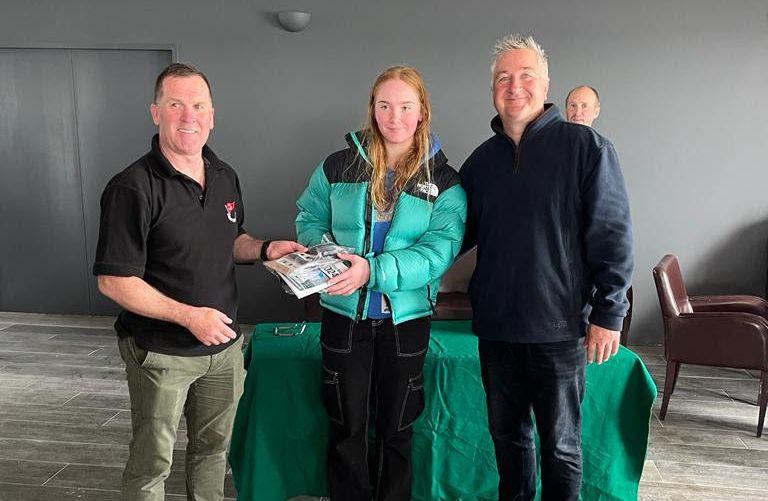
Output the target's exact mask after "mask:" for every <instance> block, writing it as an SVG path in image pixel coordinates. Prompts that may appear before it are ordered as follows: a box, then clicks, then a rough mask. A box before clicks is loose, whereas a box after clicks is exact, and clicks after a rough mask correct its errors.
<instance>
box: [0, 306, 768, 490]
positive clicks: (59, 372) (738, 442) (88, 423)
mask: <svg viewBox="0 0 768 501" xmlns="http://www.w3.org/2000/svg"><path fill="white" fill-rule="evenodd" d="M111 324H112V320H111V319H109V318H104V317H64V316H53V315H30V314H14V313H0V501H52V500H55V501H58V500H70V499H72V500H75V499H77V500H80V501H102V500H118V499H119V498H120V496H119V493H118V490H119V485H120V474H121V471H122V466H123V464H124V463H125V460H126V457H127V454H128V446H127V444H128V442H129V440H130V411H129V403H128V391H127V387H126V383H125V375H124V371H123V363H122V361H121V360H120V356H119V354H118V352H117V346H116V342H115V335H114V333H113V331H112V328H111ZM633 349H634V350H635V351H636V352H637V353H638V354H640V356H642V358H643V360H644V361H645V362H646V365H647V366H648V369H649V370H650V371H651V373H652V375H653V377H654V379H655V380H656V382H657V383H658V385H659V389H660V390H661V389H662V388H663V384H664V380H663V379H664V360H663V358H662V350H661V348H660V347H633ZM757 378H758V374H757V373H750V372H748V371H744V370H737V369H717V368H706V367H696V366H683V368H682V370H681V374H680V378H679V380H678V388H677V389H676V390H675V394H674V396H673V397H672V401H671V403H670V407H669V412H668V414H667V419H666V420H665V421H664V422H663V424H662V422H661V421H659V420H658V418H657V417H656V416H657V415H658V408H659V405H660V403H661V394H660V395H659V398H658V400H657V402H656V405H655V411H656V412H655V416H654V419H653V421H652V423H651V445H650V448H649V452H648V458H647V461H646V465H645V471H644V473H643V479H642V481H641V484H640V499H641V500H644V501H650V500H675V501H677V500H689V499H690V500H696V501H709V500H713V501H714V500H717V501H722V500H765V499H768V433H766V435H765V436H763V437H762V438H760V439H758V438H756V437H755V426H756V423H757V407H756V405H755V404H756V400H757V387H758V379H757ZM185 443H186V438H185V435H184V429H183V423H182V426H181V429H180V432H179V436H178V437H177V443H176V450H175V460H174V465H173V468H172V473H171V476H170V478H169V479H168V482H167V485H166V488H167V492H168V495H167V499H185V498H186V497H185V495H184V493H185V491H184V475H183V469H184V466H183V463H184V446H185ZM226 495H227V496H230V497H232V498H234V497H236V494H235V491H234V488H233V486H232V481H231V477H230V476H229V475H227V490H226ZM265 501H270V500H265ZM585 501H589V500H585Z"/></svg>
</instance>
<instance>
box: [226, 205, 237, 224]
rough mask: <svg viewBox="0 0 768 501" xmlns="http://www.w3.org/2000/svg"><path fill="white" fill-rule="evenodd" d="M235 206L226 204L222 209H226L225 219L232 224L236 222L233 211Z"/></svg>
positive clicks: (235, 213) (235, 212) (234, 211)
mask: <svg viewBox="0 0 768 501" xmlns="http://www.w3.org/2000/svg"><path fill="white" fill-rule="evenodd" d="M235 207H237V204H236V203H235V202H227V203H225V204H224V208H225V209H227V219H229V220H230V221H232V222H233V223H236V222H237V211H236V210H235Z"/></svg>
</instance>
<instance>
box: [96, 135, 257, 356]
mask: <svg viewBox="0 0 768 501" xmlns="http://www.w3.org/2000/svg"><path fill="white" fill-rule="evenodd" d="M203 159H204V161H205V190H203V189H202V188H201V187H200V185H199V184H197V182H195V181H194V180H193V179H192V178H190V177H188V176H186V175H185V174H182V173H181V172H179V171H177V170H176V169H175V168H174V167H173V166H172V165H171V164H170V162H168V160H167V159H166V158H165V157H164V156H163V154H162V152H161V151H160V144H159V136H158V135H155V137H153V138H152V150H151V151H150V152H149V153H147V154H146V155H144V156H143V157H141V158H140V159H139V160H137V161H136V162H135V163H133V164H131V165H130V166H128V167H127V168H126V169H125V170H124V171H122V172H120V173H119V174H117V175H116V176H115V177H113V178H112V179H111V180H110V181H109V183H108V184H107V187H106V188H105V189H104V193H103V194H102V196H101V222H100V226H99V243H98V247H97V249H96V262H95V263H94V265H93V274H94V275H116V276H122V277H128V276H136V277H140V278H142V279H144V280H145V281H146V282H147V283H148V284H149V285H151V286H152V287H154V288H156V289H157V290H159V291H160V292H162V293H163V294H165V295H166V296H168V297H170V298H172V299H175V300H177V301H180V302H182V303H186V304H189V305H192V306H207V307H210V308H215V309H217V310H219V311H221V312H223V313H225V314H226V315H227V316H228V317H229V318H231V319H233V320H235V319H236V318H237V286H236V284H235V260H234V241H235V238H237V237H238V236H239V235H240V234H242V233H245V230H244V229H243V218H244V214H243V201H242V196H241V194H240V182H239V181H238V179H237V174H235V171H234V170H233V169H232V168H231V167H230V166H229V165H227V164H226V163H224V162H222V161H221V160H219V158H218V157H217V156H216V155H215V154H214V153H213V151H211V149H210V148H208V147H207V146H204V147H203ZM230 327H232V328H233V329H234V330H235V332H237V333H238V336H239V335H240V329H239V328H238V326H237V324H233V325H231V326H230ZM115 329H116V330H117V332H118V334H119V335H120V336H123V337H124V336H133V337H134V338H135V340H136V344H137V345H139V346H140V347H142V348H144V349H146V350H151V351H156V352H159V353H166V354H172V355H180V356H199V355H210V354H213V353H218V352H220V351H223V350H224V349H226V348H227V347H228V346H230V345H231V343H227V344H221V345H217V346H205V345H203V344H202V343H201V342H200V341H198V340H197V338H196V337H194V336H193V335H192V333H191V332H189V330H187V329H185V328H184V327H182V326H180V325H177V324H174V323H170V322H163V321H160V320H154V319H151V318H147V317H144V316H141V315H137V314H135V313H132V312H129V311H123V312H121V313H120V315H119V316H118V318H117V321H116V322H115Z"/></svg>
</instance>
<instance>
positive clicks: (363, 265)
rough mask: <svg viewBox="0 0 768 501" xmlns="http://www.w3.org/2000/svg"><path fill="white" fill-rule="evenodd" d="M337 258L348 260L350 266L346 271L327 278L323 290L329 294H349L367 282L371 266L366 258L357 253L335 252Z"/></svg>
mask: <svg viewBox="0 0 768 501" xmlns="http://www.w3.org/2000/svg"><path fill="white" fill-rule="evenodd" d="M336 255H337V256H338V257H339V259H343V260H344V261H349V262H351V263H352V266H350V267H349V269H348V270H347V271H345V272H344V273H341V274H339V275H336V276H335V277H333V278H331V279H330V280H328V284H329V285H328V288H327V289H325V292H327V293H328V294H331V295H334V296H335V295H341V296H349V295H350V294H352V293H353V292H355V291H356V290H357V289H359V288H360V287H362V286H363V285H365V284H367V283H368V279H369V278H370V276H371V267H370V266H368V260H367V259H365V258H364V257H360V256H358V255H357V254H343V253H339V254H336Z"/></svg>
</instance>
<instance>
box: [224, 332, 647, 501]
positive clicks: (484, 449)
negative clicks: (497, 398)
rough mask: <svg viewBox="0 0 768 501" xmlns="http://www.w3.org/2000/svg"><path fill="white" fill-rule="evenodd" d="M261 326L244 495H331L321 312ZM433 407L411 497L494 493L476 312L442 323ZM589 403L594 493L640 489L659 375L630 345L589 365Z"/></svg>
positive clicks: (433, 500)
mask: <svg viewBox="0 0 768 501" xmlns="http://www.w3.org/2000/svg"><path fill="white" fill-rule="evenodd" d="M275 325H278V324H261V325H258V326H256V329H255V330H254V334H253V337H252V340H251V342H250V344H249V345H248V348H247V353H246V365H247V366H248V376H247V378H246V381H245V392H244V394H243V396H242V398H241V399H240V405H239V407H238V410H237V417H236V419H235V426H234V432H233V437H232V447H231V452H230V457H229V460H230V464H231V465H232V473H233V476H234V480H235V486H236V487H237V491H238V493H239V499H240V500H249V501H273V500H274V501H277V500H284V499H287V498H290V497H293V496H297V495H300V494H309V495H318V496H319V495H322V494H324V493H326V492H327V491H326V486H325V449H326V444H327V428H328V421H327V418H326V416H325V413H324V410H323V406H322V404H321V401H320V373H321V369H320V346H319V340H318V338H319V331H320V327H319V324H308V325H307V328H306V330H305V332H304V333H303V334H301V335H298V336H295V337H278V336H275V335H273V330H274V327H275ZM424 380H425V381H424V384H425V389H426V395H425V396H426V410H425V412H424V415H423V416H422V417H421V418H419V420H418V421H417V422H416V424H415V425H414V441H413V463H414V485H413V499H414V500H424V501H437V500H484V499H496V495H495V492H496V486H497V482H498V475H497V472H496V463H495V459H494V455H493V444H492V442H491V438H490V435H489V434H488V424H487V416H486V410H485V393H484V392H483V389H482V383H481V380H480V363H479V361H478V358H477V338H476V337H475V336H474V335H473V334H472V333H471V329H470V324H469V322H466V321H436V322H433V324H432V338H431V340H430V343H429V352H428V354H427V359H426V364H425V368H424ZM586 383H587V388H586V396H585V399H584V404H583V433H582V436H583V451H584V485H583V488H582V498H583V499H584V500H589V501H592V500H628V499H636V498H637V484H638V481H639V480H640V474H641V472H642V469H643V462H644V459H645V453H646V447H647V443H648V431H649V420H650V416H651V405H652V404H653V400H654V398H655V397H656V386H655V385H654V383H653V381H652V379H651V377H650V375H649V374H648V371H647V370H646V368H645V366H644V365H643V363H642V362H641V361H640V359H639V358H638V357H637V356H636V355H635V354H634V353H632V352H631V351H629V350H627V349H625V348H623V347H622V348H621V349H620V351H619V353H618V355H617V356H615V357H613V358H612V359H611V360H609V361H608V362H606V363H604V364H602V365H596V364H591V365H589V366H588V367H587V379H586Z"/></svg>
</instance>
